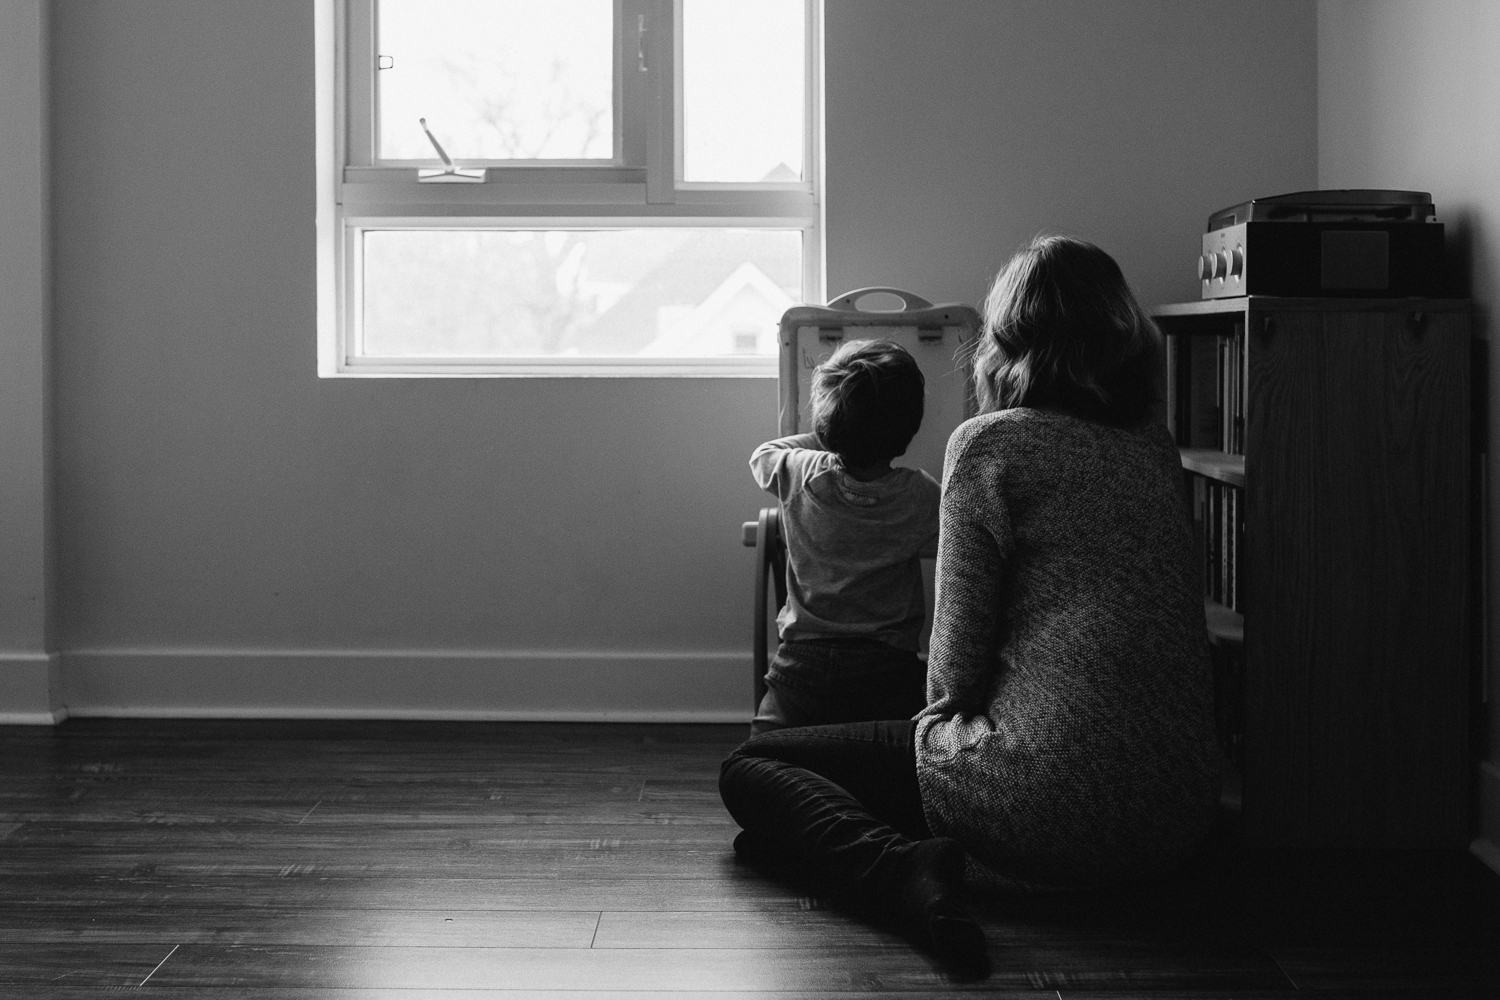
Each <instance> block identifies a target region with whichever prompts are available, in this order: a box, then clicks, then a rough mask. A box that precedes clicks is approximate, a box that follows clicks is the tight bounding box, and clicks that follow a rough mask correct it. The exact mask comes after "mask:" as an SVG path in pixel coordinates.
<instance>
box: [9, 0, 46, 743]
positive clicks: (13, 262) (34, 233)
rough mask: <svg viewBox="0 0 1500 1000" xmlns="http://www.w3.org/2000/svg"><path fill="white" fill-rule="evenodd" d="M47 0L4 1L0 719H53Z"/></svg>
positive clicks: (12, 720) (24, 720)
mask: <svg viewBox="0 0 1500 1000" xmlns="http://www.w3.org/2000/svg"><path fill="white" fill-rule="evenodd" d="M46 30H47V18H46V3H45V0H14V2H10V3H6V4H4V5H0V136H3V137H4V138H3V139H0V178H3V183H0V234H3V235H0V722H51V721H52V708H53V701H54V695H55V685H56V676H55V675H56V672H57V666H58V665H57V663H56V659H55V657H50V656H49V655H48V652H47V651H48V649H49V648H51V646H52V643H51V642H49V638H50V635H49V623H50V618H49V611H50V604H51V596H52V595H51V593H50V587H51V582H52V551H51V539H50V537H49V536H50V530H49V522H50V497H49V491H50V483H51V469H50V441H49V434H48V426H47V415H48V391H49V384H50V379H49V376H48V362H49V355H48V351H49V345H48V330H49V318H48V305H49V296H48V225H47V205H48V198H47V195H48V177H47V174H48V170H47V58H46V52H47V47H46V44H45V38H46Z"/></svg>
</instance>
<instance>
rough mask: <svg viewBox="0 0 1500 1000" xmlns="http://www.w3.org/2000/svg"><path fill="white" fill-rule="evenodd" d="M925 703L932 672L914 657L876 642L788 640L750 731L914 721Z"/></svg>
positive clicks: (778, 651)
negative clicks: (913, 717) (847, 723)
mask: <svg viewBox="0 0 1500 1000" xmlns="http://www.w3.org/2000/svg"><path fill="white" fill-rule="evenodd" d="M926 704H927V667H926V665H925V664H924V663H923V662H922V661H921V660H920V659H919V658H918V657H917V654H916V653H914V652H911V651H909V650H905V649H897V648H896V647H894V646H889V645H887V644H885V643H883V642H878V641H876V640H874V639H806V640H796V641H783V642H782V643H781V645H780V646H778V647H777V649H776V656H775V657H774V658H773V659H772V660H771V666H770V669H769V670H767V671H766V696H765V697H764V698H763V699H761V703H760V709H759V711H757V712H756V713H755V721H754V722H752V723H751V725H750V732H751V734H752V735H758V734H760V733H767V732H771V731H772V730H775V729H785V728H787V727H790V726H830V725H838V724H840V723H845V722H868V721H871V720H875V719H910V718H911V717H912V716H914V715H916V714H917V713H918V712H920V711H921V710H922V709H923V708H924V707H925V706H926Z"/></svg>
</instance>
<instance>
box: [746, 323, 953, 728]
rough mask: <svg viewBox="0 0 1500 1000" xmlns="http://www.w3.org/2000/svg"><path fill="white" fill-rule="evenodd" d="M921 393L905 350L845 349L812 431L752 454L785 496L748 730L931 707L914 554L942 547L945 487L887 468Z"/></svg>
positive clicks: (816, 379)
mask: <svg viewBox="0 0 1500 1000" xmlns="http://www.w3.org/2000/svg"><path fill="white" fill-rule="evenodd" d="M925 387H926V382H925V380H924V379H923V377H922V371H921V369H920V368H918V367H917V362H916V359H914V358H913V357H912V356H911V355H910V354H908V353H907V352H906V350H905V349H903V348H902V347H901V346H900V345H898V344H894V343H891V342H890V341H881V340H856V341H851V342H849V343H846V344H844V345H843V346H841V347H840V348H839V349H838V350H836V351H835V352H834V353H833V356H832V357H830V358H829V359H828V360H827V361H825V362H824V363H823V364H821V365H819V366H818V369H817V371H816V372H814V374H813V379H812V394H811V399H810V401H809V402H810V408H811V411H812V425H813V431H814V433H812V434H795V435H792V436H791V437H784V438H778V439H777V440H775V441H767V442H766V443H765V444H763V445H761V446H760V447H759V448H756V449H755V451H754V453H753V454H752V455H751V456H750V471H751V474H752V475H753V476H754V477H755V481H756V483H757V484H758V485H759V486H760V487H761V488H762V489H764V490H766V491H767V492H768V493H773V494H775V495H776V497H777V499H779V500H780V501H781V531H782V537H783V538H784V539H785V541H786V548H787V588H786V590H787V600H786V606H785V607H784V608H782V610H781V614H780V615H778V616H777V619H776V623H777V628H778V632H779V634H780V637H781V643H780V645H779V647H778V648H777V650H776V656H775V658H774V659H773V660H772V661H771V664H770V669H769V670H768V671H767V672H766V688H767V690H766V696H765V698H764V699H762V700H761V703H760V708H759V711H758V712H757V713H756V716H755V721H754V723H753V724H752V726H751V731H752V732H753V733H762V732H768V731H770V730H773V729H781V728H784V727H787V726H818V725H829V724H833V723H840V722H859V721H865V720H872V719H905V718H910V717H911V716H913V715H915V714H916V713H917V712H919V711H920V710H921V709H922V707H923V706H924V705H925V704H926V671H925V668H924V667H923V664H922V661H921V660H920V659H919V658H918V657H917V637H918V634H919V633H920V632H921V629H922V622H923V618H924V616H925V610H926V609H925V604H924V602H923V595H922V570H921V563H920V559H921V557H922V556H931V555H935V554H936V552H937V535H938V501H939V499H940V497H941V489H940V488H939V486H938V484H937V483H936V482H935V481H934V480H933V478H932V477H931V476H929V475H928V474H927V473H925V472H923V471H921V470H920V469H902V468H892V467H891V460H892V459H894V458H897V457H899V456H900V455H902V454H905V452H906V448H907V446H908V445H909V444H910V443H911V439H912V438H913V437H914V436H915V435H916V433H917V429H918V428H919V427H921V425H922V397H923V394H924V391H925Z"/></svg>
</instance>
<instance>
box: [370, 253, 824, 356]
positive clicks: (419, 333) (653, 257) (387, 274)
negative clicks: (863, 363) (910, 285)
mask: <svg viewBox="0 0 1500 1000" xmlns="http://www.w3.org/2000/svg"><path fill="white" fill-rule="evenodd" d="M364 262H365V269H364V345H363V354H364V356H366V357H430V358H444V357H447V358H452V357H484V356H490V357H502V358H507V357H611V356H613V357H656V358H710V357H728V356H733V355H740V356H745V355H750V356H775V355H776V353H777V346H776V328H777V324H778V322H779V321H780V319H781V314H782V313H783V312H785V311H786V309H787V307H788V306H791V305H794V304H795V303H797V302H800V301H801V299H802V233H801V232H800V231H798V230H791V231H786V230H763V229H676V228H671V229H667V228H658V229H626V230H598V231H592V230H591V231H579V230H499V231H496V230H439V231H411V230H392V231H370V232H366V233H365V236H364Z"/></svg>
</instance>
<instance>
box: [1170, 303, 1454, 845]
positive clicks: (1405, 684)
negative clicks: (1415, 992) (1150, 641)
mask: <svg viewBox="0 0 1500 1000" xmlns="http://www.w3.org/2000/svg"><path fill="white" fill-rule="evenodd" d="M1153 315H1154V316H1155V318H1156V321H1157V323H1158V324H1159V325H1160V327H1161V329H1162V332H1163V333H1165V334H1166V335H1167V340H1168V356H1169V358H1168V365H1167V366H1166V367H1167V368H1168V369H1169V374H1168V376H1167V377H1168V380H1169V391H1168V392H1167V393H1165V394H1164V395H1165V396H1166V397H1167V398H1168V400H1169V412H1168V414H1167V417H1168V422H1169V425H1171V426H1172V427H1173V429H1174V433H1176V434H1177V436H1178V442H1179V444H1180V445H1181V446H1183V448H1184V468H1185V470H1186V472H1185V475H1186V476H1187V481H1188V482H1189V483H1190V484H1192V483H1193V481H1194V480H1200V481H1201V484H1200V485H1197V486H1196V488H1197V489H1198V491H1199V493H1200V495H1201V494H1202V493H1203V491H1204V490H1205V488H1208V489H1213V490H1217V491H1219V495H1221V496H1224V497H1228V498H1230V500H1231V501H1232V502H1231V503H1230V504H1229V509H1230V513H1232V514H1233V517H1234V518H1235V519H1236V520H1237V521H1238V523H1239V525H1240V528H1239V531H1238V532H1236V531H1235V530H1234V529H1233V526H1226V524H1225V522H1224V521H1223V520H1220V521H1217V522H1215V524H1217V525H1218V526H1219V531H1218V539H1217V542H1215V540H1214V537H1213V529H1212V526H1210V525H1206V524H1200V531H1201V532H1203V533H1204V535H1205V539H1206V545H1207V547H1208V548H1209V549H1210V551H1208V552H1207V553H1206V557H1205V565H1206V566H1207V567H1208V568H1209V569H1210V570H1212V568H1213V566H1214V565H1216V564H1214V562H1213V557H1214V556H1215V555H1216V554H1217V555H1218V557H1219V558H1220V559H1221V560H1222V559H1225V558H1231V559H1232V560H1233V568H1232V571H1231V574H1230V575H1232V577H1233V578H1234V581H1235V584H1236V586H1235V587H1234V588H1233V589H1231V590H1228V591H1225V590H1224V589H1223V588H1222V587H1221V589H1220V594H1221V597H1222V596H1223V595H1224V594H1232V596H1233V603H1234V604H1235V605H1237V608H1238V611H1239V612H1240V616H1236V615H1234V614H1232V613H1229V612H1226V611H1224V610H1221V609H1219V608H1211V609H1210V610H1211V611H1212V612H1213V613H1212V614H1210V616H1209V617H1210V619H1211V620H1216V622H1217V624H1216V626H1215V631H1216V633H1217V634H1216V641H1217V642H1218V644H1219V646H1220V648H1221V655H1220V656H1219V658H1218V659H1219V661H1220V663H1219V666H1220V668H1221V669H1222V670H1225V671H1226V677H1225V678H1221V689H1222V690H1221V707H1222V706H1223V705H1224V703H1225V701H1226V700H1227V701H1228V703H1229V704H1228V708H1227V714H1228V716H1229V718H1228V719H1226V720H1225V721H1226V724H1228V725H1230V726H1231V727H1238V732H1237V734H1236V735H1238V736H1239V742H1238V744H1237V745H1236V746H1235V747H1234V748H1233V749H1234V750H1235V752H1236V753H1237V756H1238V757H1239V764H1240V767H1241V769H1242V780H1243V785H1242V788H1243V791H1242V802H1243V810H1244V817H1243V818H1244V830H1245V838H1246V842H1247V843H1250V844H1254V845H1264V846H1334V845H1339V846H1379V847H1459V846H1463V845H1464V844H1466V843H1467V842H1468V839H1469V838H1468V835H1469V821H1468V810H1467V803H1468V797H1469V783H1470V782H1469V777H1470V771H1471V769H1470V767H1469V766H1468V758H1467V736H1468V722H1467V719H1468V699H1469V677H1470V669H1469V619H1470V615H1471V613H1472V609H1471V603H1470V593H1469V590H1470V587H1469V560H1470V559H1471V558H1473V555H1472V552H1471V549H1472V546H1471V544H1470V510H1469V483H1470V449H1469V429H1470V419H1471V416H1470V404H1469V380H1470V344H1469V339H1470V330H1469V326H1470V314H1469V304H1468V303H1467V302H1466V301H1460V300H1417V299H1400V300H1390V299H1385V300H1348V299H1335V300H1328V299H1279V298H1264V297H1255V296H1252V297H1248V298H1241V299H1228V300H1219V301H1214V302H1192V303H1184V304H1181V305H1170V306H1163V307H1161V308H1159V309H1158V310H1156V311H1155V313H1154V314H1153ZM1220 344H1222V345H1225V346H1223V347H1220V346H1218V345H1220ZM1208 345H1214V347H1213V348H1212V349H1210V348H1209V347H1208ZM1206 358H1211V359H1212V362H1210V360H1205V359H1206ZM1206 383H1211V385H1209V384H1206ZM1205 407H1208V408H1210V411H1211V412H1210V413H1205V412H1204V408H1205ZM1236 417H1238V419H1239V421H1240V423H1239V424H1238V425H1234V424H1233V421H1234V420H1235V419H1236ZM1226 422H1228V426H1230V427H1231V429H1232V431H1233V433H1226V431H1225V427H1226ZM1226 444H1228V445H1230V448H1228V449H1226V448H1225V445H1226ZM1236 448H1237V449H1238V450H1240V451H1242V452H1243V455H1242V456H1239V455H1234V454H1230V453H1229V451H1232V450H1234V449H1236ZM1236 479H1237V480H1238V485H1236V484H1235V481H1236ZM1221 484H1222V485H1221ZM1225 516H1227V515H1224V514H1223V513H1222V512H1216V513H1215V517H1219V518H1223V517H1225ZM1215 546H1217V547H1218V548H1219V551H1218V552H1217V553H1215V552H1214V551H1212V549H1213V548H1214V547H1215ZM1226 549H1227V551H1226ZM1241 616H1242V617H1241ZM1237 629H1240V630H1242V635H1243V645H1242V646H1240V647H1238V648H1237V649H1236V644H1235V640H1236V636H1234V635H1233V634H1232V633H1233V632H1234V631H1235V630H1237ZM1224 649H1227V650H1229V652H1230V654H1231V655H1229V656H1227V657H1226V656H1224V655H1222V650H1224ZM1234 654H1237V655H1238V656H1239V657H1240V660H1239V662H1238V664H1235V663H1233V660H1234ZM1236 673H1237V674H1238V676H1235V674H1236ZM1236 702H1237V703H1236Z"/></svg>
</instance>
